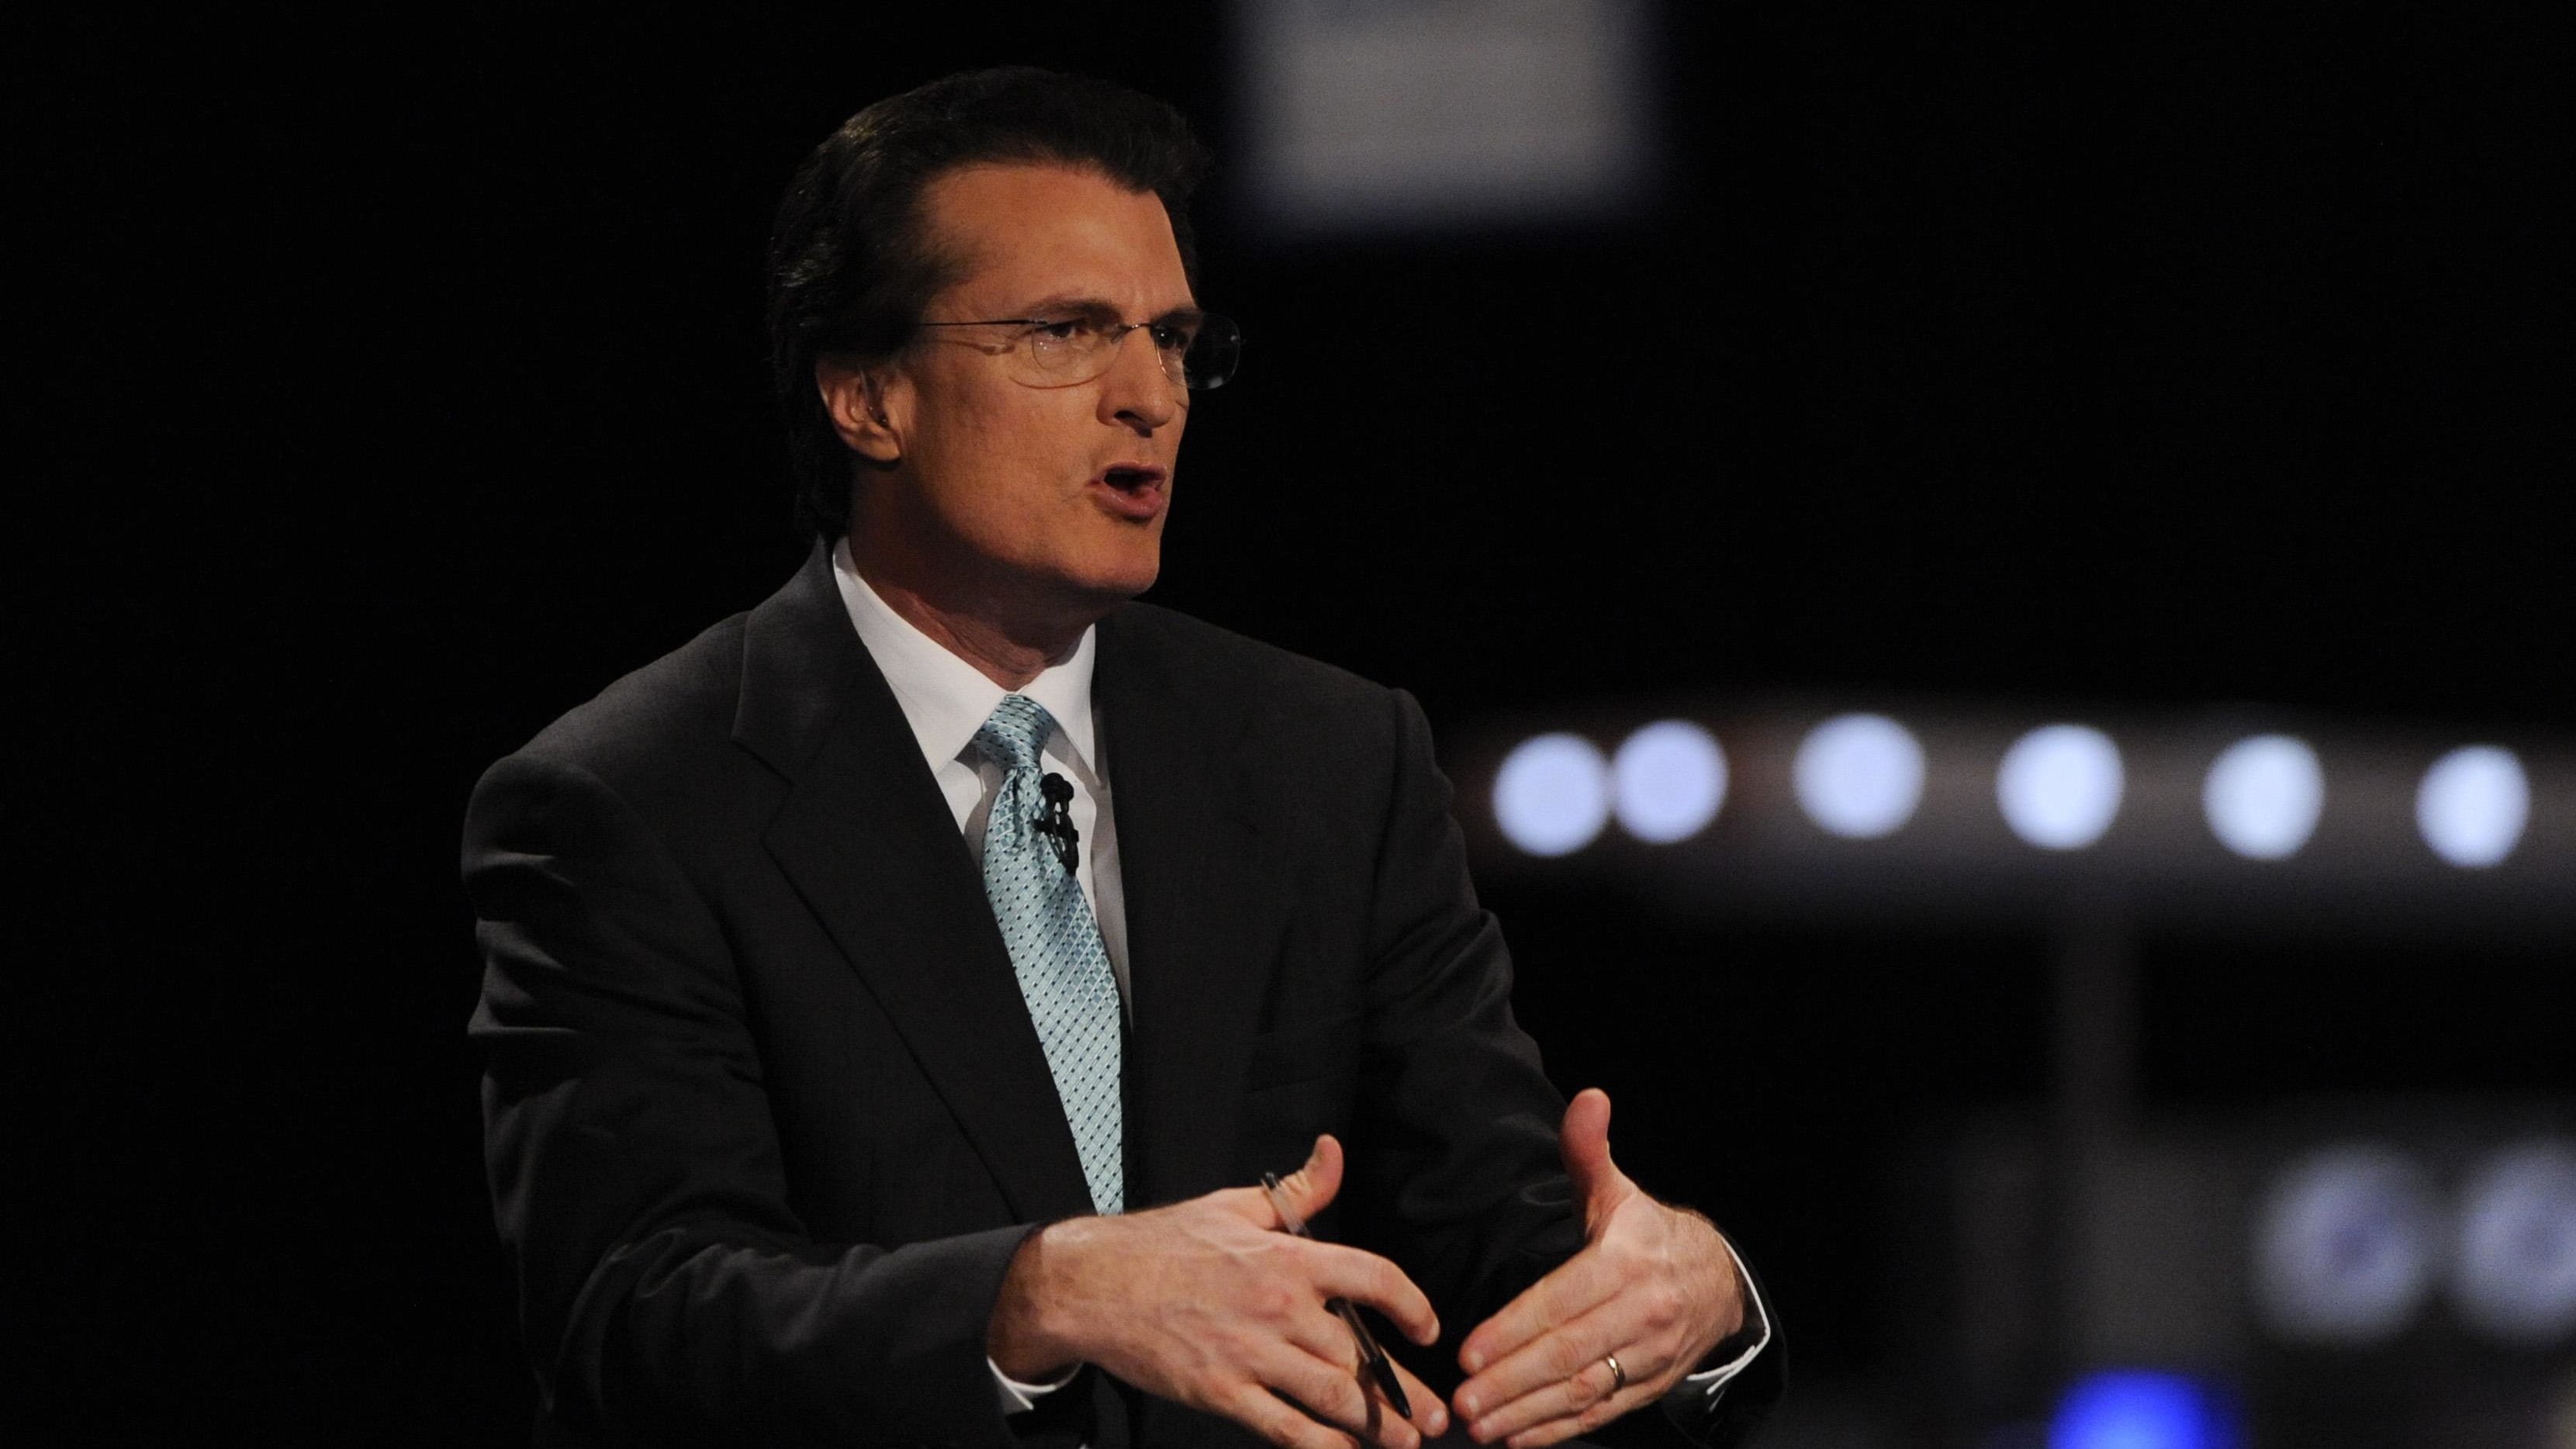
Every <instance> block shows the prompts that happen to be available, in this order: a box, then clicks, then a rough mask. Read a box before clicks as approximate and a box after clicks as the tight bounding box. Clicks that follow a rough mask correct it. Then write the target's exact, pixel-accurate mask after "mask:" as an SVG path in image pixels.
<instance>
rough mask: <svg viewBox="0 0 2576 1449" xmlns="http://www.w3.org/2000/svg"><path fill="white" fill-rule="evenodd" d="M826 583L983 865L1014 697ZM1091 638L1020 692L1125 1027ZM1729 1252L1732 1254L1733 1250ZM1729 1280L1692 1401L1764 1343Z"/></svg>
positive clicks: (872, 595) (1748, 1302)
mask: <svg viewBox="0 0 2576 1449" xmlns="http://www.w3.org/2000/svg"><path fill="white" fill-rule="evenodd" d="M832 581H833V582H834V583H835V584H837V585H839V586H840V590H841V603H842V606H843V607H844V608H846V609H847V610H848V611H849V615H850V623H851V625H852V626H853V627H855V628H856V629H857V630H858V631H859V640H860V642H861V643H864V644H865V645H867V646H868V653H869V654H870V655H871V656H872V657H874V658H875V660H876V664H877V668H878V670H879V671H880V672H882V673H883V674H884V675H885V680H886V684H887V686H888V687H890V688H891V689H893V691H894V699H895V703H896V704H897V705H900V706H901V707H902V709H903V717H904V722H905V723H907V724H909V725H911V726H912V737H913V739H914V740H915V741H916V742H917V743H918V744H919V745H920V746H921V757H922V759H923V760H924V761H925V762H927V763H928V764H929V766H930V773H931V777H932V778H933V779H934V780H936V781H937V782H938V784H939V793H940V794H942V795H943V796H946V797H947V800H948V809H949V812H950V813H951V814H953V815H955V816H956V817H957V828H958V829H959V830H960V831H962V832H963V833H964V834H965V837H966V846H967V849H968V850H970V851H971V852H973V853H974V856H975V858H976V860H977V862H978V863H979V864H980V863H981V862H982V860H983V855H984V819H985V816H986V815H987V814H989V813H990V812H991V810H992V808H993V797H994V795H995V794H996V793H998V792H999V791H1000V789H1001V785H1002V768H1001V766H999V765H997V764H995V763H994V762H993V761H991V760H989V759H986V758H985V757H984V752H983V751H982V750H981V749H979V748H977V747H976V744H975V732H976V731H977V730H980V729H982V728H983V727H984V721H985V720H987V719H990V718H991V717H992V714H993V710H994V708H995V707H996V706H998V705H1000V704H1001V702H1002V700H1003V698H1004V697H1005V696H1006V695H1008V694H1010V693H1012V691H1010V690H1006V689H1004V688H1002V686H1000V685H998V684H995V683H994V682H993V681H992V680H990V679H988V678H986V677H985V675H984V672H983V671H982V670H980V669H977V668H976V667H975V666H974V665H972V664H969V663H967V662H966V661H965V660H963V659H960V658H959V657H957V656H956V655H954V654H951V653H950V652H948V649H947V646H945V645H943V644H941V643H939V641H937V640H935V639H933V638H931V637H930V636H929V635H927V634H924V633H922V632H921V631H920V630H919V629H917V628H915V627H913V625H912V623H911V621H909V620H907V619H905V618H904V617H903V616H902V615H901V614H898V613H896V612H895V611H894V606H893V605H891V604H888V603H887V602H886V601H885V600H884V599H882V598H880V597H878V595H877V591H876V590H875V589H873V588H870V587H869V586H868V581H867V580H865V579H863V578H861V577H859V571H858V568H857V566H856V565H854V564H853V563H851V561H850V541H849V540H848V539H846V538H844V539H842V540H840V541H839V542H837V543H835V544H833V545H832ZM1098 634H1099V631H1098V630H1096V629H1085V630H1083V631H1082V639H1081V641H1080V642H1079V643H1077V644H1075V645H1074V646H1073V650H1072V652H1071V653H1069V654H1067V655H1065V656H1064V657H1063V658H1062V659H1059V660H1057V661H1055V662H1054V663H1052V664H1049V665H1048V666H1047V667H1046V668H1045V669H1043V670H1040V671H1039V672H1038V677H1037V678H1035V679H1032V680H1030V681H1029V682H1028V683H1027V684H1025V685H1023V686H1021V687H1020V689H1019V690H1018V691H1017V692H1018V693H1020V694H1022V695H1024V696H1026V697H1028V698H1030V699H1033V700H1036V701H1037V702H1038V703H1039V704H1042V705H1044V706H1046V711H1047V713H1048V714H1050V715H1052V716H1054V717H1055V724H1056V727H1055V731H1054V732H1053V733H1052V734H1050V735H1048V736H1047V738H1046V741H1045V742H1044V743H1043V744H1042V745H1040V746H1039V749H1038V753H1039V755H1040V757H1041V758H1043V759H1046V760H1050V761H1053V762H1054V763H1055V764H1056V765H1057V766H1058V767H1060V772H1061V773H1062V774H1063V776H1064V777H1065V779H1066V780H1067V781H1069V782H1070V783H1071V784H1072V786H1073V799H1072V800H1071V801H1070V802H1068V804H1067V806H1066V810H1067V812H1068V813H1069V814H1071V815H1072V817H1073V828H1074V829H1075V830H1076V831H1078V832H1079V833H1080V838H1081V841H1082V851H1081V854H1080V857H1079V860H1078V863H1077V864H1076V865H1075V867H1074V877H1075V879H1076V880H1078V881H1079V882H1080V883H1081V885H1082V894H1083V896H1084V898H1085V899H1087V900H1089V901H1090V902H1091V914H1092V918H1093V919H1094V920H1096V921H1098V922H1099V923H1100V941H1101V944H1102V945H1103V946H1105V947H1107V948H1108V951H1109V965H1110V969H1111V970H1113V971H1115V972H1117V973H1118V999H1119V1001H1120V1002H1121V1003H1122V1004H1124V1005H1125V1007H1126V1010H1127V1014H1128V1017H1129V1019H1130V1020H1131V1021H1132V1020H1133V1019H1134V1017H1135V1013H1136V1007H1135V999H1134V996H1133V993H1132V988H1131V987H1130V985H1129V981H1128V974H1127V911H1126V905H1127V896H1126V892H1125V891H1124V890H1123V889H1122V888H1121V886H1120V882H1119V876H1118V830H1117V824H1116V817H1115V816H1114V815H1113V814H1112V812H1111V810H1110V808H1109V767H1108V765H1107V763H1106V761H1105V756H1104V755H1103V754H1102V750H1103V748H1104V745H1103V741H1102V738H1101V728H1100V721H1099V719H1098V717H1097V716H1096V715H1095V713H1094V712H1093V709H1092V705H1091V669H1092V661H1093V658H1094V656H1095V652H1096V649H1097V641H1098ZM1728 1251H1729V1253H1730V1254H1732V1252H1733V1249H1732V1248H1729V1249H1728ZM1735 1277H1736V1282H1737V1283H1738V1284H1739V1285H1741V1286H1742V1288H1743V1292H1744V1303H1745V1317H1746V1319H1747V1320H1748V1321H1750V1322H1753V1323H1756V1324H1758V1325H1759V1326H1760V1330H1761V1331H1760V1333H1759V1335H1758V1336H1757V1338H1756V1340H1755V1342H1754V1344H1753V1346H1752V1347H1750V1348H1747V1349H1746V1350H1744V1352H1742V1353H1740V1354H1738V1355H1736V1357H1735V1358H1734V1359H1733V1360H1731V1361H1730V1362H1727V1363H1725V1364H1721V1365H1719V1366H1718V1367H1716V1368H1713V1369H1708V1370H1706V1371H1704V1372H1701V1373H1696V1374H1693V1375H1691V1376H1690V1379H1689V1381H1688V1382H1689V1384H1690V1385H1691V1387H1692V1389H1693V1390H1694V1391H1698V1392H1705V1393H1708V1394H1712V1395H1713V1394H1715V1393H1716V1392H1717V1391H1718V1390H1719V1389H1720V1388H1722V1387H1724V1386H1725V1383H1726V1381H1727V1380H1728V1379H1731V1378H1733V1377H1735V1375H1736V1374H1737V1373H1738V1372H1739V1371H1741V1370H1742V1369H1743V1367H1744V1366H1745V1365H1746V1364H1748V1363H1751V1362H1752V1361H1753V1357H1754V1355H1755V1354H1758V1353H1760V1352H1761V1351H1762V1350H1763V1348H1764V1347H1765V1346H1767V1345H1768V1344H1769V1343H1770V1342H1771V1319H1770V1315H1769V1314H1767V1313H1765V1312H1764V1311H1763V1308H1762V1301H1761V1296H1760V1294H1758V1293H1757V1292H1756V1291H1755V1290H1754V1287H1753V1279H1752V1277H1751V1276H1750V1275H1749V1274H1747V1273H1745V1272H1744V1270H1743V1267H1742V1265H1741V1264H1738V1265H1737V1267H1736V1275H1735ZM987 1362H990V1360H987ZM1075 1371H1079V1366H1077V1368H1076V1370H1075ZM993 1379H994V1382H995V1384H996V1385H997V1386H998V1387H999V1389H1000V1391H1001V1395H1002V1410H1003V1412H1004V1413H1018V1412H1021V1411H1023V1410H1027V1409H1031V1408H1034V1407H1036V1400H1037V1399H1038V1398H1039V1397H1041V1396H1043V1395H1046V1394H1050V1393H1053V1392H1054V1391H1055V1390H1057V1389H1060V1388H1063V1387H1064V1386H1065V1385H1066V1384H1068V1383H1070V1382H1072V1381H1073V1373H1072V1372H1068V1373H1067V1374H1066V1375H1065V1376H1064V1377H1063V1378H1061V1379H1059V1380H1057V1381H1056V1382H1054V1383H1050V1384H1024V1383H1021V1382H1019V1381H1018V1380H1016V1379H1013V1378H1012V1377H1010V1376H1009V1375H1008V1374H1005V1373H1003V1372H1002V1369H1001V1366H1000V1365H999V1364H994V1365H993Z"/></svg>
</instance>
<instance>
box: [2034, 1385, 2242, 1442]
mask: <svg viewBox="0 0 2576 1449" xmlns="http://www.w3.org/2000/svg"><path fill="white" fill-rule="evenodd" d="M2240 1438H2241V1435H2240V1434H2239V1433H2238V1428H2237V1424H2236V1422H2235V1415H2234V1414H2233V1413H2232V1412H2230V1410H2229V1408H2228V1406H2227V1404H2226V1403H2225V1402H2224V1400H2222V1399H2221V1397H2220V1396H2219V1395H2218V1394H2216V1393H2215V1392H2213V1391H2211V1390H2210V1389H2209V1388H2207V1387H2206V1386H2204V1385H2202V1384H2201V1383H2199V1382H2197V1381H2196V1380H2193V1379H2189V1378H2186V1377H2184V1376H2183V1375H2181V1374H2162V1373H2143V1372H2135V1371H2131V1372H2121V1373H2099V1374H2094V1375H2092V1376H2090V1377H2088V1378H2085V1379H2082V1380H2080V1381H2078V1382H2077V1383H2076V1385H2075V1387H2073V1388H2071V1389H2068V1390H2067V1391H2066V1397H2065V1398H2063V1399H2061V1400H2059V1401H2058V1405H2057V1417H2056V1418H2055V1419H2054V1420H2052V1421H2051V1422H2050V1423H2049V1426H2048V1449H2233V1446H2234V1445H2235V1444H2236V1443H2237V1442H2238V1440H2239V1439H2240Z"/></svg>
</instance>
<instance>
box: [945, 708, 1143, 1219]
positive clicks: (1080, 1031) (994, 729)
mask: <svg viewBox="0 0 2576 1449" xmlns="http://www.w3.org/2000/svg"><path fill="white" fill-rule="evenodd" d="M1054 732H1055V717H1054V716H1053V715H1050V714H1048V713H1047V712H1046V706H1044V705H1042V704H1039V703H1038V702H1037V701H1036V700H1034V699H1030V698H1028V697H1027V696H1026V695H1019V694H1012V695H1005V696H1003V699H1002V702H1001V703H1000V704H999V705H996V706H995V707H994V709H993V716H992V718H990V719H988V720H986V721H984V727H983V728H982V729H979V730H977V731H976V732H975V743H976V745H977V746H979V747H980V748H981V749H982V750H983V751H984V754H985V756H986V757H987V758H989V759H991V760H992V761H993V762H994V763H995V764H997V765H1000V766H1001V767H1002V771H1003V774H1002V788H1001V792H1000V793H999V794H997V795H995V796H994V797H993V813H992V815H991V816H990V817H989V818H988V819H987V820H986V821H985V823H984V894H985V896H986V898H988V899H989V900H991V901H992V903H993V918H994V919H995V920H996V921H998V922H1000V923H1001V927H1002V942H1003V944H1004V945H1006V946H1008V947H1009V948H1010V951H1011V967H1012V969H1013V970H1014V971H1015V972H1016V973H1018V975H1019V978H1020V995H1021V997H1022V998H1023V999H1024V1000H1026V1001H1027V1002H1028V1005H1029V1020H1030V1021H1032V1022H1034V1023H1036V1025H1037V1029H1038V1045H1040V1046H1042V1047H1044V1048H1045V1049H1046V1060H1047V1070H1048V1071H1049V1072H1051V1073H1053V1074H1054V1076H1055V1091H1056V1096H1057V1097H1058V1098H1059V1099H1061V1100H1062V1101H1063V1103H1064V1117H1065V1121H1066V1122H1067V1123H1068V1124H1070V1125H1071V1126H1072V1128H1073V1145H1074V1148H1075V1150H1076V1151H1077V1152H1079V1153H1080V1154H1081V1156H1082V1175H1083V1178H1084V1179H1085V1180H1086V1181H1087V1182H1089V1183H1090V1184H1091V1205H1092V1206H1093V1207H1094V1208H1096V1209H1098V1210H1099V1211H1101V1212H1104V1213H1114V1212H1118V1211H1120V1210H1122V1209H1123V1208H1124V1206H1125V1204H1126V1187H1125V1180H1126V1177H1125V1171H1124V1168H1123V1167H1122V1165H1121V1162H1120V1158H1119V1150H1120V1149H1119V1144H1120V1141H1121V1138H1122V1135H1123V1131H1124V1128H1123V1125H1122V1122H1121V1119H1120V1111H1119V1102H1118V1027H1119V1010H1118V978H1117V976H1116V975H1115V974H1113V973H1112V972H1111V970H1110V969H1109V951H1108V948H1107V947H1105V946H1103V945H1102V944H1101V942H1100V924H1099V922H1097V921H1095V920H1094V919H1092V915H1091V903H1090V902H1089V901H1087V900H1085V899H1083V895H1082V885H1081V883H1080V882H1079V881H1077V880H1075V879H1074V875H1073V871H1072V869H1071V868H1070V867H1069V866H1068V865H1067V864H1066V863H1065V861H1064V860H1063V859H1062V858H1060V857H1059V856H1058V855H1057V854H1056V850H1055V846H1054V844H1053V842H1051V841H1050V840H1049V839H1048V838H1047V837H1046V836H1044V835H1041V834H1040V833H1039V832H1038V831H1037V830H1036V829H1035V828H1033V827H1034V825H1035V822H1036V821H1037V820H1038V818H1039V817H1040V816H1041V815H1042V814H1043V813H1044V812H1045V811H1046V809H1047V802H1046V799H1045V796H1044V794H1043V792H1042V791H1041V789H1040V787H1039V780H1040V778H1041V776H1040V772H1039V769H1038V749H1039V747H1040V746H1041V745H1043V744H1044V743H1045V742H1046V738H1047V736H1048V735H1050V734H1052V733H1054Z"/></svg>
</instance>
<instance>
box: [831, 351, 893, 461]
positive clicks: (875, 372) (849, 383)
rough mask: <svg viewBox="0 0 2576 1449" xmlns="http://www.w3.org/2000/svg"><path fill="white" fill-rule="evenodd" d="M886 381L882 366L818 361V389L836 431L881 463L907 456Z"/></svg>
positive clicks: (855, 449) (844, 441)
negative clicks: (889, 403)
mask: <svg viewBox="0 0 2576 1449" xmlns="http://www.w3.org/2000/svg"><path fill="white" fill-rule="evenodd" d="M886 384H887V378H886V374H885V371H884V369H882V368H875V367H861V366H859V365H857V364H856V363H853V362H850V361H848V360H846V359H843V358H835V357H826V358H823V359H822V360H820V361H818V362H816V363H815V364H814V389H815V391H816V392H818V393H820V394H821V395H822V399H823V413H824V416H826V417H829V418H830V419H831V420H832V431H834V432H836V433H838V434H840V435H841V442H842V444H843V445H844V446H846V447H847V448H848V449H849V450H850V451H851V452H853V453H856V454H858V455H859V456H860V457H862V458H865V459H867V460H868V461H869V462H871V463H875V464H877V465H879V466H881V467H883V466H891V465H893V464H894V463H896V462H899V461H901V459H902V458H903V437H902V434H901V433H900V432H898V431H897V429H896V428H895V425H894V422H893V420H892V418H891V417H890V415H889V414H888V412H887V409H886Z"/></svg>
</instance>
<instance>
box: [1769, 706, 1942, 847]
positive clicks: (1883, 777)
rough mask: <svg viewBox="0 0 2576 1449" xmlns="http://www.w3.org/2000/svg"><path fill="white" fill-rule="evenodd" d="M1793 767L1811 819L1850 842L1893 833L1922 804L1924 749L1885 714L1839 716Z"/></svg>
mask: <svg viewBox="0 0 2576 1449" xmlns="http://www.w3.org/2000/svg"><path fill="white" fill-rule="evenodd" d="M1790 768H1791V775H1792V779H1793V783H1795V785H1796V786H1797V790H1798V804H1799V805H1800V806H1802V807H1804V809H1805V810H1806V812H1807V818H1808V819H1810V820H1813V821H1815V822H1816V824H1817V825H1818V826H1819V827H1821V828H1822V829H1824V830H1825V831H1827V832H1828V833H1830V834H1834V835H1839V836H1841V837H1843V838H1844V839H1846V840H1875V839H1877V838H1879V837H1880V836H1883V835H1892V834H1894V833H1895V832H1896V831H1898V830H1900V829H1902V828H1903V827H1904V825H1905V822H1906V821H1908V820H1911V819H1913V818H1914V807H1915V806H1917V805H1919V804H1921V803H1922V801H1923V747H1922V746H1921V745H1920V744H1917V743H1916V742H1915V739H1914V736H1913V734H1912V733H1911V732H1910V731H1908V730H1907V729H1906V728H1905V726H1903V725H1901V724H1898V723H1897V722H1896V721H1894V720H1892V719H1889V718H1888V717H1887V716H1885V715H1879V714H1846V715H1838V716H1836V717H1835V718H1833V719H1829V720H1827V721H1825V722H1824V723H1823V724H1820V725H1818V726H1816V727H1815V728H1814V729H1812V730H1809V731H1808V732H1807V737H1806V739H1805V740H1803V741H1801V742H1800V743H1799V745H1798V758H1797V760H1796V762H1795V763H1794V764H1793V765H1792V766H1791V767H1790Z"/></svg>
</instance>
